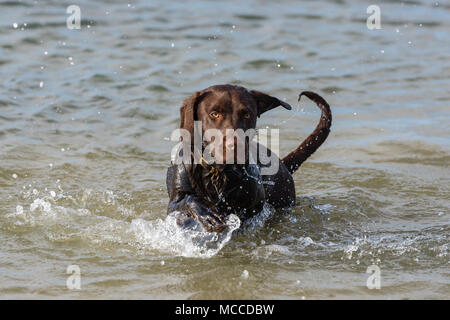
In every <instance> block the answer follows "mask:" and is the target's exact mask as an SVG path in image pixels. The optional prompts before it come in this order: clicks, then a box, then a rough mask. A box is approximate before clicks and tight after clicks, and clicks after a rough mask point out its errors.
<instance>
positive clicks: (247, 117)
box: [244, 112, 252, 119]
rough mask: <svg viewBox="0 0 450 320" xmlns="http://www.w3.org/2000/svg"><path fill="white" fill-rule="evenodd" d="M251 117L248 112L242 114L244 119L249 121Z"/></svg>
mask: <svg viewBox="0 0 450 320" xmlns="http://www.w3.org/2000/svg"><path fill="white" fill-rule="evenodd" d="M251 117H252V115H251V114H250V113H249V112H247V113H245V114H244V118H245V119H250V118H251Z"/></svg>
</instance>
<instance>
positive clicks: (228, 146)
mask: <svg viewBox="0 0 450 320" xmlns="http://www.w3.org/2000/svg"><path fill="white" fill-rule="evenodd" d="M234 145H235V144H234V138H233V139H227V140H226V141H225V148H226V149H227V150H234Z"/></svg>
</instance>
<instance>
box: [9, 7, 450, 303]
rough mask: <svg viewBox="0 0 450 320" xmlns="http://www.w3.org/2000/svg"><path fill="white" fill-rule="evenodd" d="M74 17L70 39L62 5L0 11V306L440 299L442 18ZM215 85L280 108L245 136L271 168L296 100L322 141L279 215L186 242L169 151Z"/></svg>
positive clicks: (445, 204)
mask: <svg viewBox="0 0 450 320" xmlns="http://www.w3.org/2000/svg"><path fill="white" fill-rule="evenodd" d="M76 2H77V3H76V4H77V5H79V6H80V7H81V15H82V26H81V30H68V29H67V28H66V18H67V17H68V15H67V14H66V8H67V7H68V6H69V5H71V4H73V3H72V2H70V1H56V0H54V1H51V0H49V1H31V0H30V1H3V2H1V3H0V72H1V75H2V81H1V82H0V242H1V243H2V246H1V248H0V298H6V299H10V298H44V299H54V298H63V299H66V298H74V299H79V298H83V299H96V298H125V299H129V298H133V299H143V298H146V299H152V298H163V299H210V298H214V299H241V298H245V299H266V298H274V299H329V298H331V299H334V298H337V299H348V298H362V299H372V298H383V299H392V298H395V299H397V298H408V299H422V298H427V299H428V298H431V299H434V298H441V299H442V298H444V299H448V298H449V296H450V260H449V255H448V245H449V231H450V219H449V214H450V212H449V207H450V200H449V193H450V188H449V185H450V168H449V162H450V139H449V136H450V127H449V125H448V124H449V120H450V90H449V74H450V61H449V52H450V36H449V30H450V23H449V21H450V20H449V15H450V4H449V2H447V1H439V2H436V1H425V0H419V1H404V2H400V1H380V2H379V5H380V7H381V18H382V29H380V30H372V31H371V30H368V29H367V27H366V21H365V20H366V18H367V16H368V15H367V14H366V8H367V6H368V4H367V3H366V2H364V1H349V0H343V1H325V2H324V1H320V2H319V1H305V2H301V3H299V2H297V1H278V2H274V1H263V0H261V1H256V0H255V1H245V2H243V1H227V2H226V3H219V2H211V1H195V2H189V5H185V2H184V1H171V2H170V3H169V2H166V1H151V2H150V1H131V0H130V2H129V3H127V2H123V1H96V2H93V1H86V0H78V1H76ZM220 83H234V84H240V85H243V86H245V87H247V88H249V89H258V90H262V91H266V92H268V93H270V94H272V95H274V96H277V97H278V98H280V99H284V100H286V101H287V102H289V103H291V104H292V105H293V106H294V108H293V110H292V111H288V110H284V109H283V108H279V109H275V110H273V111H270V112H269V113H267V114H265V115H264V116H262V117H261V119H260V120H259V122H258V128H266V127H269V128H279V129H280V153H281V155H285V154H287V153H288V152H289V151H291V150H292V149H293V148H295V147H296V146H297V145H298V144H299V143H300V142H301V140H302V139H304V138H305V137H306V136H307V135H308V134H309V133H310V132H311V131H312V129H313V128H314V126H315V124H316V122H317V121H318V118H319V116H320V113H319V111H318V109H317V108H316V107H315V106H314V104H312V103H311V102H309V101H306V99H305V100H304V101H302V103H301V104H300V105H296V99H297V95H298V94H299V93H300V92H301V91H303V90H312V91H316V92H318V93H320V94H321V95H323V96H324V97H325V98H326V99H327V101H328V102H329V103H330V105H331V107H332V111H333V117H334V118H333V121H334V122H333V127H332V132H331V134H330V136H329V138H328V140H327V141H326V143H325V144H324V145H323V146H322V147H321V148H320V149H319V151H318V152H317V153H316V154H314V155H313V156H312V157H311V158H310V159H309V160H308V161H307V162H306V163H305V164H304V165H303V166H302V167H301V168H300V170H299V171H298V172H297V173H296V174H295V175H294V179H295V183H296V188H297V199H298V201H297V205H296V206H295V207H293V208H290V209H288V210H285V211H282V212H273V211H271V210H270V209H267V210H265V211H264V212H262V213H261V216H260V217H259V218H260V219H259V220H255V221H253V222H254V223H253V225H252V226H247V228H246V229H244V231H240V232H238V231H237V230H236V231H234V232H230V233H229V234H226V235H220V236H219V235H217V238H214V236H211V237H209V238H208V237H207V236H205V235H204V234H196V235H186V234H184V233H182V232H180V231H179V230H178V229H177V228H175V226H174V224H173V221H171V220H170V219H169V220H166V208H167V203H168V196H167V192H166V187H165V173H166V168H167V166H168V164H169V161H170V150H171V148H172V147H173V146H174V144H175V143H174V142H171V141H170V139H169V137H170V135H171V132H172V130H174V129H175V128H177V126H178V125H179V111H178V110H179V107H180V106H181V101H182V100H183V99H184V98H186V97H188V96H189V95H191V94H192V93H193V92H195V91H196V90H199V89H203V88H205V87H208V86H210V85H213V84H220ZM233 223H238V222H236V221H234V222H233V221H231V222H230V225H231V226H232V229H233V228H235V227H236V224H233ZM69 265H78V266H79V267H80V269H81V290H69V289H67V287H66V279H67V277H68V275H67V274H66V269H67V267H68V266H69ZM370 265H377V266H378V267H379V268H380V270H381V277H382V278H381V289H380V290H369V289H368V288H367V287H366V280H367V278H368V276H369V274H366V270H367V268H368V267H369V266H370Z"/></svg>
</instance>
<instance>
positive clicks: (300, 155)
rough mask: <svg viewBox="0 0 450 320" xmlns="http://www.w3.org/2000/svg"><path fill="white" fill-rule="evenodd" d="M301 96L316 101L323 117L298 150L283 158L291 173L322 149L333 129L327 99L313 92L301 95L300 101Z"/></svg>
mask: <svg viewBox="0 0 450 320" xmlns="http://www.w3.org/2000/svg"><path fill="white" fill-rule="evenodd" d="M301 96H307V97H308V98H309V99H311V100H312V101H314V102H315V103H316V104H317V106H318V107H319V108H320V109H321V110H322V115H321V116H320V121H319V123H318V124H317V126H316V128H315V129H314V131H313V132H312V133H311V134H310V135H309V136H308V138H306V139H305V140H304V141H303V142H302V143H301V144H300V145H299V146H298V147H297V149H295V150H294V151H292V152H291V153H289V154H288V155H287V156H286V157H284V158H283V160H282V161H283V163H284V165H285V166H286V167H287V169H288V170H289V172H290V173H294V172H295V171H296V170H297V169H298V168H299V167H300V166H301V165H302V163H303V162H304V161H305V160H306V159H308V157H309V156H310V155H312V154H313V153H314V152H315V151H316V150H317V149H318V148H319V147H320V145H321V144H322V143H323V142H324V141H325V140H326V138H327V137H328V134H329V133H330V127H331V109H330V106H329V105H328V103H327V102H326V101H325V99H323V98H322V97H321V96H319V95H318V94H317V93H314V92H311V91H304V92H302V93H300V95H299V96H298V101H300V98H301Z"/></svg>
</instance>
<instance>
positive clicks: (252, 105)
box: [166, 84, 331, 232]
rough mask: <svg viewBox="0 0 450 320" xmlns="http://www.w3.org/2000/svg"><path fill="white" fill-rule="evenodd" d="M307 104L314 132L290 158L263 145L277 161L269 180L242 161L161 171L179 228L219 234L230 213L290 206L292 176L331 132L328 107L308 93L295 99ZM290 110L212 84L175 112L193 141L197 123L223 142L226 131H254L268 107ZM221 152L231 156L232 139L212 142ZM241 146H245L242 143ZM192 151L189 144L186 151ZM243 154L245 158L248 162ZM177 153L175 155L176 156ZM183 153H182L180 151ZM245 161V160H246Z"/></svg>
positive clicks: (250, 213) (240, 89) (278, 103)
mask: <svg viewBox="0 0 450 320" xmlns="http://www.w3.org/2000/svg"><path fill="white" fill-rule="evenodd" d="M301 96H306V97H308V98H309V99H311V100H313V101H314V102H315V103H316V104H317V106H318V107H319V108H320V109H321V110H322V114H321V117H320V121H319V123H318V125H317V126H316V128H315V130H314V131H313V132H312V133H311V134H310V135H309V136H308V137H307V138H306V139H305V140H304V141H303V142H302V143H301V144H300V145H299V146H298V147H297V148H296V149H295V150H293V151H292V152H291V153H289V154H288V155H287V156H285V157H284V158H283V159H281V160H280V159H279V158H278V157H276V155H275V154H273V153H271V151H270V150H268V149H266V148H265V147H264V146H263V145H260V144H258V148H262V150H263V152H266V153H267V154H268V155H270V156H271V157H272V159H275V161H278V162H279V169H278V171H277V172H276V173H275V174H273V175H261V174H260V169H261V168H262V167H263V166H267V164H263V163H261V162H260V161H259V159H256V163H250V162H249V161H246V162H245V163H243V164H214V163H213V164H208V165H202V164H196V163H195V162H194V161H191V163H182V164H173V163H172V165H171V166H170V167H169V169H168V171H167V178H166V184H167V189H168V193H169V198H170V199H169V206H168V213H169V214H170V213H172V212H175V211H176V212H177V222H178V224H179V225H180V226H182V227H190V226H194V225H197V224H196V223H195V222H199V224H200V226H201V227H202V229H203V230H205V231H209V232H221V231H222V230H223V229H224V228H225V218H226V216H227V215H229V214H231V213H234V214H237V215H238V216H239V217H240V218H241V219H247V218H249V217H251V216H253V215H255V214H257V213H258V212H260V211H261V210H262V208H263V205H264V203H265V202H267V203H269V204H270V205H272V206H273V207H275V208H283V207H288V206H292V205H294V204H295V186H294V180H293V178H292V174H293V173H294V172H295V171H296V170H297V169H298V168H299V167H300V165H301V164H302V163H303V162H304V161H305V160H306V159H307V158H308V157H309V156H310V155H311V154H313V153H314V152H315V151H316V150H317V148H319V147H320V145H321V144H322V143H323V142H324V141H325V140H326V138H327V137H328V134H329V132H330V127H331V110H330V107H329V105H328V103H327V102H326V101H325V100H324V99H323V98H322V97H321V96H319V95H318V94H316V93H314V92H310V91H305V92H302V93H301V94H300V95H299V100H300V97H301ZM278 106H282V107H284V108H286V109H288V110H290V109H291V106H290V105H289V104H287V103H286V102H283V101H281V100H279V99H277V98H275V97H272V96H270V95H268V94H265V93H263V92H259V91H254V90H247V89H246V88H244V87H241V86H236V85H229V84H226V85H215V86H211V87H209V88H206V89H204V90H201V91H197V92H195V93H194V94H193V95H192V96H191V97H189V98H187V99H185V100H184V102H183V105H182V107H181V109H180V117H181V124H180V128H181V129H185V130H187V131H189V132H190V133H191V136H192V137H193V136H194V121H202V130H203V132H205V131H206V130H208V129H218V130H219V131H220V132H222V133H223V135H224V137H225V134H226V132H225V131H226V130H227V129H233V130H237V129H242V130H244V131H246V130H248V129H253V128H255V127H256V121H257V118H258V117H259V116H260V115H261V114H263V113H264V112H267V111H269V110H271V109H273V108H276V107H278ZM215 143H220V146H221V148H223V158H224V159H225V158H228V159H230V158H232V157H236V154H235V150H236V148H235V143H236V140H234V138H233V140H226V139H225V138H224V140H223V141H215ZM246 146H247V144H246ZM192 150H193V142H192V145H191V150H189V151H192ZM247 151H248V150H247V149H246V155H245V156H246V157H247V158H248V152H247ZM182 152H183V150H180V152H179V154H178V156H182ZM185 152H186V151H185ZM247 160H248V159H247Z"/></svg>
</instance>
